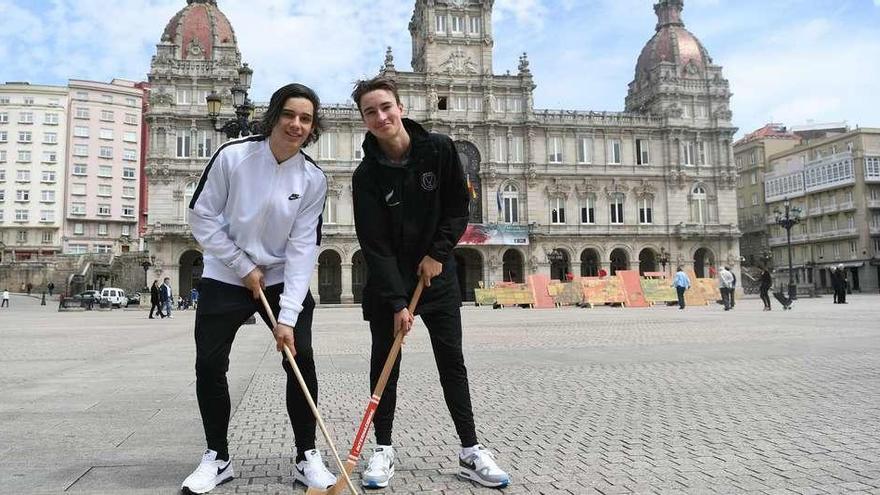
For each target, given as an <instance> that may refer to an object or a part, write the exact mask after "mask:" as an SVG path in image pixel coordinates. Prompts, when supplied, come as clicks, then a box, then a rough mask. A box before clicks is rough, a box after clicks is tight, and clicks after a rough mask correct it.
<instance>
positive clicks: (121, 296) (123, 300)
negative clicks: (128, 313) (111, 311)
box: [101, 287, 128, 308]
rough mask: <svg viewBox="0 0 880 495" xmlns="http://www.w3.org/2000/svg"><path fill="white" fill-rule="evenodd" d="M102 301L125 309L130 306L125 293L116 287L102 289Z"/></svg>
mask: <svg viewBox="0 0 880 495" xmlns="http://www.w3.org/2000/svg"><path fill="white" fill-rule="evenodd" d="M101 300H102V301H108V302H109V303H110V305H111V306H116V307H117V308H124V307H126V306H128V298H127V297H125V291H124V290H122V289H117V288H116V287H104V288H103V289H101Z"/></svg>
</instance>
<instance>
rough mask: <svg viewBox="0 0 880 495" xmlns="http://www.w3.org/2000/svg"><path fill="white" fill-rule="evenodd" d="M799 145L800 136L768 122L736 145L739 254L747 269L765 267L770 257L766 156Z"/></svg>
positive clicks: (734, 148)
mask: <svg viewBox="0 0 880 495" xmlns="http://www.w3.org/2000/svg"><path fill="white" fill-rule="evenodd" d="M799 143H800V137H799V136H797V135H796V134H794V133H792V132H791V131H790V130H788V129H787V128H786V127H785V126H784V125H782V124H776V123H769V124H767V125H765V126H764V127H761V128H760V129H757V130H755V131H753V132H751V133H749V134H747V135H746V136H745V137H743V138H742V139H740V140H739V141H737V142H735V143H733V157H734V163H736V170H737V182H736V206H737V212H738V213H737V216H738V218H739V222H738V224H739V230H740V231H741V232H742V237H740V239H739V251H740V255H741V256H742V257H743V259H744V264H745V265H747V266H764V265H766V264H767V263H768V261H769V257H770V246H769V244H768V243H767V225H766V222H765V220H766V217H767V205H766V202H765V201H764V174H765V172H766V170H767V157H769V156H770V155H775V154H777V153H780V152H783V151H786V150H789V149H791V148H793V147H795V146H797V145H798V144H799Z"/></svg>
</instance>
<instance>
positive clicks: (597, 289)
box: [581, 277, 626, 305]
mask: <svg viewBox="0 0 880 495" xmlns="http://www.w3.org/2000/svg"><path fill="white" fill-rule="evenodd" d="M581 285H582V286H583V292H584V301H585V302H587V303H590V304H592V305H597V304H606V303H620V304H626V292H625V291H624V290H623V284H622V283H621V282H620V279H619V278H617V277H605V278H598V277H584V278H582V279H581Z"/></svg>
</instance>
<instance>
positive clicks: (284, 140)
mask: <svg viewBox="0 0 880 495" xmlns="http://www.w3.org/2000/svg"><path fill="white" fill-rule="evenodd" d="M314 122H315V108H314V105H312V102H311V101H309V100H308V99H307V98H300V97H292V98H288V99H287V101H286V102H284V108H283V109H282V110H281V115H280V116H279V117H278V122H276V123H275V127H273V128H272V134H271V135H270V136H269V139H270V140H271V141H272V142H273V143H276V144H278V145H279V146H281V147H283V148H285V149H287V150H290V151H293V152H294V153H295V152H296V151H299V149H300V148H302V146H303V143H305V142H306V140H308V139H309V135H310V134H311V133H312V129H313V128H314Z"/></svg>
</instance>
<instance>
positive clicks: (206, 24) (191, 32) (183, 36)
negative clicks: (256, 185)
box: [145, 0, 242, 294]
mask: <svg viewBox="0 0 880 495" xmlns="http://www.w3.org/2000/svg"><path fill="white" fill-rule="evenodd" d="M241 67H242V64H241V53H240V52H239V50H238V44H237V41H236V37H235V31H234V30H233V29H232V24H231V23H230V22H229V19H227V18H226V16H225V15H224V14H223V12H221V11H220V9H219V7H218V6H217V0H186V6H185V7H183V8H182V9H181V10H180V11H179V12H177V13H176V14H175V15H174V16H173V17H172V18H171V20H170V21H169V22H168V24H167V25H166V26H165V29H164V30H163V31H162V37H161V39H160V41H159V43H158V44H157V45H156V54H155V55H154V56H153V59H152V62H151V64H150V73H149V76H148V77H149V84H150V89H149V91H150V100H149V109H148V111H147V112H146V114H145V119H146V122H147V126H148V133H149V134H148V146H147V156H146V161H145V175H146V180H147V184H148V188H149V189H148V209H147V212H148V217H147V233H146V241H147V247H148V249H149V251H150V253H151V255H152V256H153V259H154V271H155V275H156V276H157V277H159V276H160V275H161V277H165V276H167V277H171V281H172V284H173V285H176V286H177V290H178V292H179V293H181V294H185V293H187V292H188V291H189V288H190V287H191V286H192V284H193V283H194V281H197V280H198V277H199V276H200V270H201V254H200V253H199V252H198V250H197V248H198V246H197V244H196V243H195V240H194V239H193V238H192V235H191V233H190V230H189V226H188V217H187V215H188V208H187V205H188V203H189V200H190V198H191V197H192V193H193V192H194V191H195V188H196V186H197V184H198V180H199V177H200V176H201V173H202V171H203V170H204V168H205V165H206V163H207V162H208V160H210V158H211V156H212V154H213V153H214V151H215V150H216V149H217V146H218V145H219V144H220V142H222V140H223V138H224V136H223V135H222V133H219V132H217V131H215V130H214V126H213V123H212V122H211V119H210V118H209V117H208V109H207V105H206V101H205V98H206V96H207V95H209V94H211V93H212V92H214V93H217V94H218V95H220V97H221V98H222V102H223V107H222V108H223V110H222V112H223V114H222V115H221V116H220V120H221V121H225V120H228V119H229V118H232V117H233V115H234V110H233V106H232V95H231V92H230V89H231V88H232V86H233V85H236V84H238V83H239V72H238V70H239V69H240V68H241Z"/></svg>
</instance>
